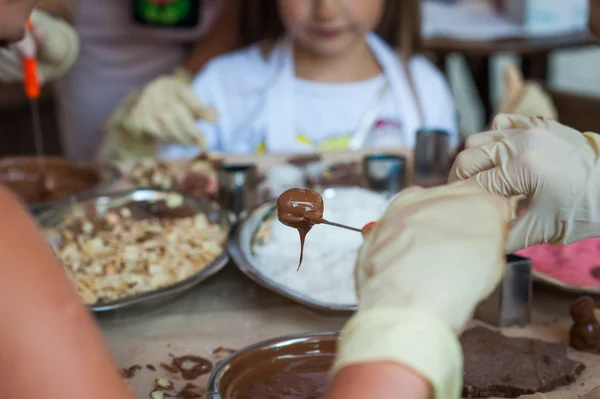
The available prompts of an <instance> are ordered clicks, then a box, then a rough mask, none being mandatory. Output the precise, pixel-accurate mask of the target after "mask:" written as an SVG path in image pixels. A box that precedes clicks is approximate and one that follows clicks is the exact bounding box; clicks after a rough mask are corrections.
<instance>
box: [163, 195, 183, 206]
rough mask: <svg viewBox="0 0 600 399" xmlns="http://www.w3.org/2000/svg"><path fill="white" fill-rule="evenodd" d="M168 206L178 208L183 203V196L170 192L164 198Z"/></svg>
mask: <svg viewBox="0 0 600 399" xmlns="http://www.w3.org/2000/svg"><path fill="white" fill-rule="evenodd" d="M166 202H167V206H168V207H169V208H179V207H180V206H181V205H183V197H182V196H181V195H179V194H170V195H168V196H167V199H166Z"/></svg>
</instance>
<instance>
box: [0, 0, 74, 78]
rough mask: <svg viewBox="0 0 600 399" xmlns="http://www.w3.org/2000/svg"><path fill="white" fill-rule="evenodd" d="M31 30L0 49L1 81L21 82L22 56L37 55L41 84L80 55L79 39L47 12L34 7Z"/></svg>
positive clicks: (55, 75) (64, 68) (61, 71)
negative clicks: (21, 38) (18, 39)
mask: <svg viewBox="0 0 600 399" xmlns="http://www.w3.org/2000/svg"><path fill="white" fill-rule="evenodd" d="M31 26H32V32H27V34H26V36H25V38H24V39H23V40H21V41H20V42H18V43H16V44H13V45H11V46H9V48H6V49H0V82H3V83H13V82H21V81H23V66H22V65H23V58H24V57H36V58H37V60H38V69H39V70H38V72H39V77H38V78H39V80H40V83H48V82H51V81H54V80H56V79H58V78H60V77H62V76H63V75H64V74H65V73H66V72H67V71H68V70H69V68H71V66H72V65H73V64H74V63H75V60H76V59H77V56H78V55H79V38H78V36H77V32H76V31H75V29H74V28H73V27H72V26H71V25H69V24H68V23H67V22H65V21H62V20H60V19H58V18H55V17H53V16H51V15H50V14H48V13H46V12H44V11H40V10H34V11H33V13H32V15H31Z"/></svg>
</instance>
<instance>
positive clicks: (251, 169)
mask: <svg viewBox="0 0 600 399" xmlns="http://www.w3.org/2000/svg"><path fill="white" fill-rule="evenodd" d="M218 181H219V201H220V202H221V206H223V208H225V209H227V210H229V211H232V212H233V213H234V214H235V215H236V216H238V217H244V216H245V214H246V213H247V212H248V211H249V210H250V209H252V208H253V207H254V206H256V202H257V198H256V196H257V193H256V185H257V182H258V172H257V169H256V166H255V165H252V164H244V165H221V166H220V167H219V169H218Z"/></svg>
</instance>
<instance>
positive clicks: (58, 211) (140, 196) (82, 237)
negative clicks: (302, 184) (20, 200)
mask: <svg viewBox="0 0 600 399" xmlns="http://www.w3.org/2000/svg"><path fill="white" fill-rule="evenodd" d="M39 222H40V224H41V226H42V229H43V231H44V233H45V235H46V238H47V239H48V241H49V243H50V245H51V247H52V249H53V250H54V253H55V254H56V255H57V257H58V258H59V259H60V260H61V261H62V263H63V264H64V267H65V270H66V272H67V275H68V276H69V277H70V279H71V280H72V281H73V283H74V285H75V287H76V288H77V291H78V292H79V295H80V297H81V299H82V301H83V302H84V303H85V304H86V305H87V306H89V307H90V308H91V310H92V311H94V312H105V311H110V310H117V309H121V308H124V307H129V306H132V305H137V304H141V303H142V302H144V303H146V302H150V301H152V303H154V302H156V301H158V302H161V301H167V300H169V299H172V298H174V297H176V296H177V295H179V294H183V293H184V292H187V291H188V290H190V289H191V288H193V287H194V286H196V285H197V284H199V283H200V282H202V281H204V280H206V279H207V278H209V277H210V276H212V275H214V274H215V273H217V272H218V271H220V270H221V269H222V268H223V267H224V266H225V265H226V264H227V262H228V261H229V257H228V255H227V251H226V243H227V238H228V235H229V232H230V229H231V225H232V223H233V216H232V215H231V213H229V212H227V211H224V210H223V209H221V207H220V206H219V205H218V204H217V203H215V202H212V201H208V200H206V199H201V198H197V197H193V196H189V195H185V194H182V193H179V192H175V191H161V190H151V189H148V190H146V189H138V190H132V191H127V192H121V193H116V194H110V195H105V196H98V197H95V198H91V199H87V200H82V201H80V202H77V203H74V204H69V205H65V206H62V207H59V208H55V209H52V210H50V211H48V212H46V213H44V214H42V215H40V217H39Z"/></svg>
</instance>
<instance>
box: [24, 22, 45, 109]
mask: <svg viewBox="0 0 600 399" xmlns="http://www.w3.org/2000/svg"><path fill="white" fill-rule="evenodd" d="M27 29H29V31H31V19H28V20H27ZM23 83H24V85H25V95H26V96H27V97H28V98H30V99H36V98H39V96H40V92H41V90H40V82H39V81H38V74H37V60H36V59H35V58H34V57H27V58H25V59H24V60H23Z"/></svg>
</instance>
